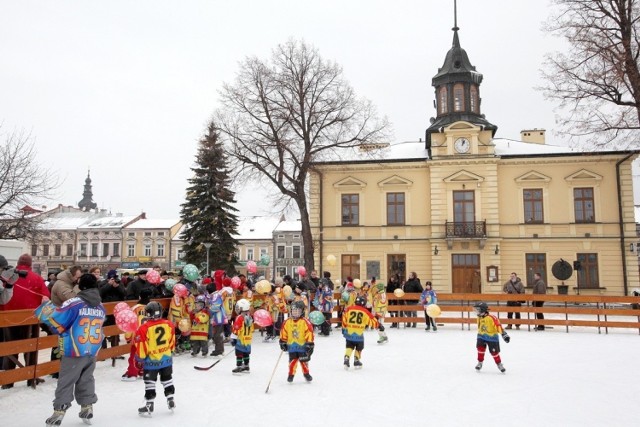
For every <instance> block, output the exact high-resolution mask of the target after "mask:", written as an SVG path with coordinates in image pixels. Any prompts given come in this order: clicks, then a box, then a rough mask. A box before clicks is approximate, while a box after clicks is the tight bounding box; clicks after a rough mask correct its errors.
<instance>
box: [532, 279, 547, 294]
mask: <svg viewBox="0 0 640 427" xmlns="http://www.w3.org/2000/svg"><path fill="white" fill-rule="evenodd" d="M533 293H534V294H546V293H547V285H545V283H544V281H543V280H542V279H538V280H536V281H535V283H534V284H533Z"/></svg>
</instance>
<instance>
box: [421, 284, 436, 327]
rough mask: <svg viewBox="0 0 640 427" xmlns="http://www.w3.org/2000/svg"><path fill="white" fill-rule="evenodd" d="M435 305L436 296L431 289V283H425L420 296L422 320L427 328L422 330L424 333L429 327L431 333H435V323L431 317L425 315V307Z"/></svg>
mask: <svg viewBox="0 0 640 427" xmlns="http://www.w3.org/2000/svg"><path fill="white" fill-rule="evenodd" d="M437 303H438V295H437V294H436V291H434V290H433V289H432V285H431V282H427V283H425V284H424V291H422V294H420V305H422V306H423V308H424V318H425V321H426V323H427V327H426V328H424V330H425V331H428V330H429V329H431V326H433V332H436V331H437V330H438V327H437V326H436V321H435V320H433V317H429V314H428V313H427V307H429V306H430V305H431V304H437Z"/></svg>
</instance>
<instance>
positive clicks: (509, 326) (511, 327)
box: [505, 325, 513, 329]
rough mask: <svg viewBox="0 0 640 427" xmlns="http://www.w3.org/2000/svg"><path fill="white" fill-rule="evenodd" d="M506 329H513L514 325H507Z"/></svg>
mask: <svg viewBox="0 0 640 427" xmlns="http://www.w3.org/2000/svg"><path fill="white" fill-rule="evenodd" d="M505 329H513V326H511V325H507V327H506V328H505Z"/></svg>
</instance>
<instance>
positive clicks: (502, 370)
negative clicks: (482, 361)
mask: <svg viewBox="0 0 640 427" xmlns="http://www.w3.org/2000/svg"><path fill="white" fill-rule="evenodd" d="M496 366H498V369H500V372H504V371H506V369H504V366H502V363H498V364H497V365H496Z"/></svg>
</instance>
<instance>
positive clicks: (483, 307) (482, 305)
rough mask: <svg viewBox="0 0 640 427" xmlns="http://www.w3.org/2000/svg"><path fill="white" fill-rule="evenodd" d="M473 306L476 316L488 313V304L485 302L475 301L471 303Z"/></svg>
mask: <svg viewBox="0 0 640 427" xmlns="http://www.w3.org/2000/svg"><path fill="white" fill-rule="evenodd" d="M473 308H475V309H476V314H477V315H478V316H486V315H487V314H488V313H489V306H488V305H487V303H486V302H482V301H480V302H477V303H475V304H474V305H473Z"/></svg>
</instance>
